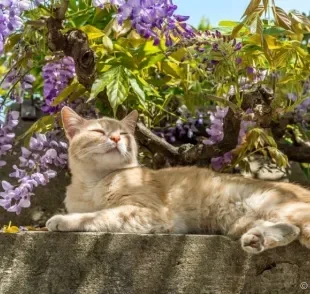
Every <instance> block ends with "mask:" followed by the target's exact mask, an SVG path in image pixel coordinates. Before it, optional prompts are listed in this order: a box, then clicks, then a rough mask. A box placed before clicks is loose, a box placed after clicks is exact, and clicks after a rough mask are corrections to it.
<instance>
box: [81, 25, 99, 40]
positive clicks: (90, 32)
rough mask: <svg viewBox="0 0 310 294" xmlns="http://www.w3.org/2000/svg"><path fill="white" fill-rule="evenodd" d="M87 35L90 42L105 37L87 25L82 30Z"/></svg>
mask: <svg viewBox="0 0 310 294" xmlns="http://www.w3.org/2000/svg"><path fill="white" fill-rule="evenodd" d="M80 29H81V30H82V31H83V32H84V33H85V34H87V36H88V39H89V40H93V39H98V38H101V37H103V36H104V32H103V31H101V30H99V29H97V28H96V27H93V26H91V25H86V26H83V27H81V28H80Z"/></svg>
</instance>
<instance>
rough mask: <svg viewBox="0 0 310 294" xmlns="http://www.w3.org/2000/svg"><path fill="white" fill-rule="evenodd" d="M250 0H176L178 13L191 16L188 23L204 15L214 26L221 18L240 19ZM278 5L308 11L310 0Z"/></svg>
mask: <svg viewBox="0 0 310 294" xmlns="http://www.w3.org/2000/svg"><path fill="white" fill-rule="evenodd" d="M249 2H250V0H174V1H173V3H175V4H176V5H177V6H178V10H177V11H176V13H177V14H180V15H187V16H190V19H189V20H188V23H190V24H191V25H193V26H197V25H198V24H199V22H200V20H201V18H202V17H203V16H205V17H206V18H208V19H209V21H210V22H211V25H212V26H217V25H218V22H219V21H220V20H233V21H239V20H240V17H241V16H242V14H243V12H244V10H245V8H246V7H247V5H248V4H249ZM275 3H276V6H279V7H281V8H283V9H284V10H285V11H289V10H292V9H296V10H299V11H300V12H306V13H308V12H309V11H310V0H275Z"/></svg>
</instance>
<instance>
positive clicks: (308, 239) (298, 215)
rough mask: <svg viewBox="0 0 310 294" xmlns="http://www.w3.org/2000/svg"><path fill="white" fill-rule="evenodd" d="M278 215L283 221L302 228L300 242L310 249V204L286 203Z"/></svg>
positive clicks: (279, 209)
mask: <svg viewBox="0 0 310 294" xmlns="http://www.w3.org/2000/svg"><path fill="white" fill-rule="evenodd" d="M277 213H278V215H279V217H280V218H281V219H283V220H285V221H287V222H289V223H292V224H294V225H296V226H298V227H299V228H300V236H299V241H300V243H301V244H302V245H304V246H306V247H307V248H309V249H310V204H309V203H304V202H301V201H300V202H299V201H294V202H290V203H284V204H282V205H281V206H280V207H279V208H278V212H277Z"/></svg>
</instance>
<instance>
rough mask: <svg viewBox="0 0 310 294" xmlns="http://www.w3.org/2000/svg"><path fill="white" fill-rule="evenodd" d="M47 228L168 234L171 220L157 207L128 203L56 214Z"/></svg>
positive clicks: (49, 221) (52, 229)
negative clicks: (89, 211) (85, 211)
mask: <svg viewBox="0 0 310 294" xmlns="http://www.w3.org/2000/svg"><path fill="white" fill-rule="evenodd" d="M46 227H47V228H48V230H49V231H81V232H83V231H88V232H122V233H159V232H161V233H165V232H169V230H170V228H169V223H168V222H167V221H166V220H165V219H164V215H161V213H159V212H154V211H153V210H150V209H147V208H142V207H137V206H132V205H124V206H119V207H115V208H109V209H104V210H101V211H98V212H93V213H71V214H67V215H55V216H53V217H52V218H50V219H49V220H48V221H47V223H46Z"/></svg>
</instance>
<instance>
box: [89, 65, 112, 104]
mask: <svg viewBox="0 0 310 294" xmlns="http://www.w3.org/2000/svg"><path fill="white" fill-rule="evenodd" d="M110 71H111V70H109V71H107V72H105V73H104V74H103V75H101V76H100V77H99V78H97V79H96V80H95V82H94V83H93V86H92V88H91V92H90V97H89V99H88V100H87V102H89V101H91V100H93V99H95V98H96V97H97V96H98V94H99V93H100V92H102V91H103V90H104V89H105V87H106V86H107V84H108V83H109V82H110V79H111V78H112V75H111V74H110Z"/></svg>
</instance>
